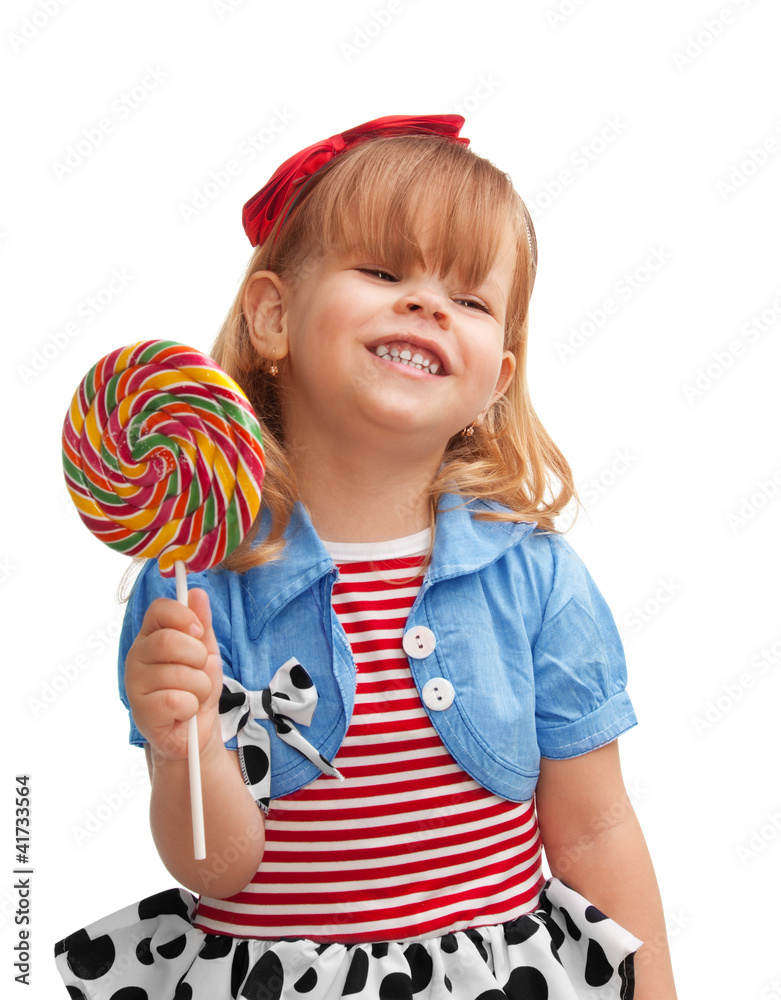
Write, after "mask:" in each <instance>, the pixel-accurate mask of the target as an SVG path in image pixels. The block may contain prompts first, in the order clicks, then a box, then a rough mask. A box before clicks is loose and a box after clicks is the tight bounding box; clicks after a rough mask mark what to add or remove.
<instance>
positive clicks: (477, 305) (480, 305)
mask: <svg viewBox="0 0 781 1000" xmlns="http://www.w3.org/2000/svg"><path fill="white" fill-rule="evenodd" d="M454 301H456V302H458V303H460V304H461V305H465V306H470V307H471V308H472V309H480V310H481V311H482V312H484V313H488V314H489V315H490V312H491V310H490V309H489V308H488V306H487V305H486V304H485V302H481V301H480V300H479V299H463V298H460V299H455V300H454Z"/></svg>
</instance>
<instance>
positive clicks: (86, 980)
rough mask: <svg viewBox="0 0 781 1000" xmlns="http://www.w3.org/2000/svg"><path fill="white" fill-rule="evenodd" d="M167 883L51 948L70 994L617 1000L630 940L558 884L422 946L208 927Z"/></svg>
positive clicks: (230, 999) (627, 986)
mask: <svg viewBox="0 0 781 1000" xmlns="http://www.w3.org/2000/svg"><path fill="white" fill-rule="evenodd" d="M194 913H195V900H194V899H193V897H192V896H191V895H190V893H188V892H185V891H184V890H181V889H170V890H169V891H167V892H162V893H159V894H158V895H156V896H151V897H149V898H148V899H144V900H142V902H140V903H135V904H133V905H132V906H128V907H125V909H123V910H120V911H119V912H118V913H115V914H113V915H112V916H110V917H104V918H103V919H102V920H98V921H96V922H95V923H94V924H92V925H91V926H89V927H86V928H84V929H83V930H80V931H77V932H76V933H75V934H71V935H70V936H69V937H67V938H65V939H64V940H63V941H60V942H59V943H58V944H57V945H56V947H55V956H56V961H57V965H58V968H59V970H60V973H61V974H62V977H63V979H64V981H65V984H66V986H67V989H68V995H69V997H70V998H71V1000H87V998H89V1000H338V998H340V997H349V998H350V1000H585V998H590V1000H627V998H631V997H632V996H633V993H634V986H633V955H634V952H635V951H636V950H637V948H638V947H639V946H640V943H641V942H640V941H638V940H637V938H635V937H633V935H631V934H630V933H629V932H628V931H626V930H624V929H623V928H622V927H620V926H619V925H618V924H616V923H614V921H612V920H610V919H609V918H608V917H606V916H605V915H604V914H603V913H600V911H599V910H597V908H596V907H594V906H591V905H590V904H589V903H588V901H587V900H585V899H584V898H583V897H582V896H580V895H579V894H578V893H576V892H574V891H573V890H572V889H569V888H568V887H567V886H565V885H564V884H563V883H561V882H560V881H558V879H550V880H549V881H548V882H547V883H546V886H545V888H544V889H543V892H542V894H541V897H540V905H539V908H538V909H537V910H535V911H534V912H532V913H526V914H524V915H523V916H520V917H518V918H517V919H515V920H511V921H509V922H508V923H505V924H497V925H495V926H491V927H478V928H473V929H470V930H465V931H455V932H453V933H450V934H444V935H443V936H441V937H435V938H426V939H424V940H421V941H414V942H410V941H406V942H390V943H383V944H333V943H332V944H318V943H316V942H314V941H309V940H306V939H301V938H298V939H290V938H288V939H284V940H281V941H267V940H259V939H254V938H238V937H226V936H223V935H220V934H207V933H205V932H204V931H201V930H199V929H198V928H195V927H193V924H192V920H193V916H194Z"/></svg>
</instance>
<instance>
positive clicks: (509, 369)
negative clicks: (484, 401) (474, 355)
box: [477, 351, 515, 423]
mask: <svg viewBox="0 0 781 1000" xmlns="http://www.w3.org/2000/svg"><path fill="white" fill-rule="evenodd" d="M514 375H515V355H514V354H513V352H512V351H505V352H504V354H503V355H502V365H501V368H500V369H499V377H498V378H497V380H496V386H495V387H494V391H493V395H492V396H491V398H490V400H489V401H488V405H487V406H486V408H485V409H484V410H483V412H482V413H481V414H480V416H479V417H478V418H477V419H478V421H479V422H480V423H482V422H483V420H484V419H485V415H486V413H488V411H489V410H490V409H491V407H492V406H493V405H494V403H495V402H496V401H497V400H498V399H501V398H502V396H503V395H504V394H505V393H506V392H507V390H508V389H509V387H510V383H511V382H512V380H513V376H514Z"/></svg>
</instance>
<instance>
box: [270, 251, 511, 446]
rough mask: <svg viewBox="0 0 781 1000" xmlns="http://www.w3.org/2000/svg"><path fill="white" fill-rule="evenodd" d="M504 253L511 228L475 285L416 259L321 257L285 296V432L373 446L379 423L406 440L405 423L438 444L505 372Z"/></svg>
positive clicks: (478, 407) (381, 436)
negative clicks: (390, 262) (388, 261)
mask: <svg viewBox="0 0 781 1000" xmlns="http://www.w3.org/2000/svg"><path fill="white" fill-rule="evenodd" d="M514 264H515V255H514V245H513V241H512V238H511V236H510V234H509V232H508V233H507V235H506V238H505V241H504V244H503V245H502V246H501V247H500V250H499V253H498V254H497V260H496V263H495V266H494V268H493V270H492V271H491V272H490V273H489V274H488V275H487V277H486V279H485V280H484V281H483V282H482V284H481V285H480V287H479V288H471V287H465V286H464V284H463V283H462V281H461V279H460V277H459V276H458V275H457V274H448V275H435V274H431V273H430V272H429V271H428V270H427V269H426V268H425V267H424V266H423V265H417V264H412V265H407V266H405V267H404V268H403V269H401V268H397V269H391V268H389V267H387V266H385V265H380V264H376V265H375V264H374V263H366V262H364V261H362V260H361V259H360V258H359V257H358V255H357V254H349V253H347V254H343V255H341V256H339V257H337V258H336V259H326V260H323V261H322V262H321V263H320V264H319V265H318V266H317V268H315V269H314V271H312V272H311V273H310V274H309V275H307V277H306V278H305V279H304V280H303V281H300V282H298V283H297V284H296V286H295V292H294V294H291V295H290V296H289V300H288V301H287V303H286V305H285V307H284V315H285V322H286V331H287V340H286V346H287V357H286V361H285V365H284V382H283V383H282V384H283V386H284V400H285V404H284V405H285V411H286V415H285V424H286V427H287V428H288V430H289V431H290V433H291V434H292V435H294V436H295V439H296V440H297V441H299V442H304V441H306V440H308V439H310V438H311V436H312V434H314V435H315V436H319V435H320V434H322V433H331V434H334V435H337V436H338V439H340V440H351V441H356V442H357V439H358V438H359V437H363V438H364V439H365V441H366V442H367V443H373V445H379V444H381V443H382V444H383V445H384V444H386V443H387V439H388V435H389V434H393V435H398V434H401V435H403V436H404V438H405V440H406V442H407V444H409V443H410V442H409V437H408V435H409V434H410V433H412V434H416V435H419V436H420V441H421V445H425V448H431V449H432V450H438V451H439V453H440V454H441V453H442V452H443V451H444V448H445V446H446V445H447V442H448V441H449V440H450V438H451V437H452V436H453V435H454V434H456V433H457V432H458V431H460V430H461V429H462V428H464V427H466V426H468V425H469V424H471V423H472V422H473V421H474V420H475V419H476V418H478V417H479V416H480V415H481V414H483V413H484V412H485V411H486V410H487V408H488V407H489V406H490V405H491V403H493V402H494V401H495V400H496V399H497V398H498V397H499V396H500V395H502V394H503V392H504V391H505V389H506V387H507V385H508V384H509V382H510V380H511V378H512V375H513V372H514V358H513V355H512V354H511V353H510V352H509V351H504V350H503V346H504V325H505V312H506V303H507V301H508V299H509V295H510V288H511V283H512V278H513V269H514ZM367 355H370V358H367Z"/></svg>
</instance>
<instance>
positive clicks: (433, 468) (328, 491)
mask: <svg viewBox="0 0 781 1000" xmlns="http://www.w3.org/2000/svg"><path fill="white" fill-rule="evenodd" d="M288 457H289V459H290V462H291V465H292V466H293V470H294V473H295V476H296V481H297V483H298V488H299V494H300V497H301V500H302V502H303V503H304V505H305V506H306V508H307V510H308V511H309V515H310V517H311V519H312V524H313V526H314V528H315V531H316V532H317V533H318V535H320V537H321V538H325V539H327V540H328V541H330V542H383V541H388V540H390V539H393V538H403V537H404V536H406V535H413V534H415V533H416V532H418V531H422V530H423V529H424V528H428V527H430V526H431V509H430V503H429V500H428V498H427V496H426V492H427V490H428V487H429V486H430V485H431V482H432V480H433V479H434V477H435V475H436V473H437V470H438V468H439V464H440V461H441V456H439V455H436V456H428V457H427V458H425V459H424V458H417V459H416V458H414V457H412V456H407V457H406V458H405V459H404V460H403V461H399V456H398V455H388V454H387V453H383V452H382V451H378V452H373V453H367V452H363V453H359V452H351V451H350V449H349V447H345V448H341V449H338V453H337V454H332V455H328V454H322V453H316V452H314V451H313V450H311V449H308V448H307V449H303V450H302V451H301V452H299V453H298V454H295V453H294V454H290V453H289V455H288Z"/></svg>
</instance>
